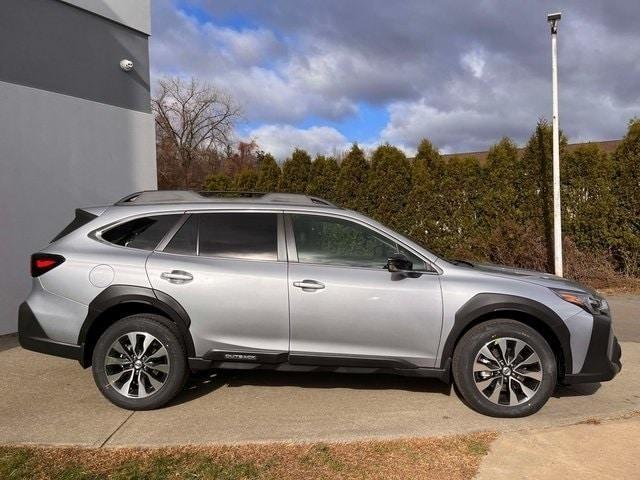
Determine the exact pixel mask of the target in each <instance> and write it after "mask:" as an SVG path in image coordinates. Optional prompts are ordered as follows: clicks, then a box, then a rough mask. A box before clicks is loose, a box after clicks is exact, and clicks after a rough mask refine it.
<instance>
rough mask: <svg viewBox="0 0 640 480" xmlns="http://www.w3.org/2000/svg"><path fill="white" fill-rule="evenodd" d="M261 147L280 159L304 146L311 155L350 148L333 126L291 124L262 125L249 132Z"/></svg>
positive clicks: (333, 152) (327, 153)
mask: <svg viewBox="0 0 640 480" xmlns="http://www.w3.org/2000/svg"><path fill="white" fill-rule="evenodd" d="M248 138H249V139H252V140H255V141H256V142H257V143H258V145H259V146H260V148H261V149H262V150H264V151H266V152H269V153H271V154H272V155H273V156H274V157H276V158H277V159H278V160H281V161H282V160H284V159H286V158H287V157H288V156H289V155H291V153H292V152H293V150H294V149H295V148H302V149H304V150H306V151H307V152H308V153H309V154H310V155H312V156H314V155H318V154H325V155H333V154H335V153H337V152H340V153H341V152H343V151H345V150H346V149H348V148H349V146H350V145H349V142H348V141H347V139H346V138H345V136H344V135H342V134H341V133H340V132H339V131H338V130H336V129H335V128H331V127H310V128H296V127H293V126H291V125H262V126H260V127H258V128H256V129H254V130H252V131H251V132H249V134H248Z"/></svg>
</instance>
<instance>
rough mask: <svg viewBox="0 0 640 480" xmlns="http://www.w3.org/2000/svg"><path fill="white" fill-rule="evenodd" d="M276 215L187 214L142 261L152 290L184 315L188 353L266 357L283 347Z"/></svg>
mask: <svg viewBox="0 0 640 480" xmlns="http://www.w3.org/2000/svg"><path fill="white" fill-rule="evenodd" d="M283 229H284V227H283V219H282V214H280V213H278V212H263V211H259V212H256V211H252V212H250V211H245V212H239V211H232V212H215V213H214V212H211V213H193V214H191V215H190V217H189V218H188V219H187V220H186V221H185V223H184V224H183V225H182V226H181V227H180V228H179V230H178V231H177V233H176V234H175V235H174V236H173V238H171V240H169V241H168V242H167V243H166V245H160V246H159V250H156V251H154V252H153V253H152V254H151V255H150V257H149V259H148V261H147V272H148V275H149V280H150V282H151V284H152V286H153V288H154V289H156V290H159V291H162V292H164V293H166V294H168V295H170V296H172V297H173V298H174V299H176V300H177V301H178V302H179V303H180V304H181V305H182V307H183V308H184V309H185V310H186V311H187V313H188V315H189V317H190V318H191V327H190V330H191V334H192V336H193V340H194V344H195V348H196V354H197V355H198V356H201V357H202V356H204V357H206V358H210V359H213V360H219V361H234V360H235V361H255V362H270V361H276V360H279V359H282V358H283V356H284V357H286V354H287V352H288V349H289V310H288V293H287V262H286V251H285V245H284V231H283Z"/></svg>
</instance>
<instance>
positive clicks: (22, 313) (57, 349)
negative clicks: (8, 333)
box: [18, 302, 82, 361]
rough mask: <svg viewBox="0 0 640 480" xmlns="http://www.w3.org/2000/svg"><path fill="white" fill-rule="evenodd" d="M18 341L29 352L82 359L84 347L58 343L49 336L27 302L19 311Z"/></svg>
mask: <svg viewBox="0 0 640 480" xmlns="http://www.w3.org/2000/svg"><path fill="white" fill-rule="evenodd" d="M18 340H19V341H20V345H21V346H22V348H25V349H27V350H33V351H34V352H40V353H47V354H49V355H55V356H57V357H63V358H70V359H73V360H78V361H80V359H82V346H80V345H72V344H69V343H62V342H56V341H55V340H51V339H50V338H49V337H48V336H47V334H46V333H45V332H44V330H43V329H42V326H40V323H39V322H38V319H37V318H36V316H35V315H34V314H33V311H32V310H31V308H30V307H29V305H28V304H27V302H23V303H22V304H21V305H20V308H19V309H18Z"/></svg>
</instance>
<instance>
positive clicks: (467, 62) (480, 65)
mask: <svg viewBox="0 0 640 480" xmlns="http://www.w3.org/2000/svg"><path fill="white" fill-rule="evenodd" d="M460 63H462V66H463V67H465V68H466V69H468V70H469V71H470V72H471V74H472V75H473V76H474V77H476V78H480V77H482V73H483V71H484V65H485V60H484V54H483V53H482V52H481V51H480V50H476V49H474V50H470V51H468V52H466V53H465V54H464V55H462V57H461V58H460Z"/></svg>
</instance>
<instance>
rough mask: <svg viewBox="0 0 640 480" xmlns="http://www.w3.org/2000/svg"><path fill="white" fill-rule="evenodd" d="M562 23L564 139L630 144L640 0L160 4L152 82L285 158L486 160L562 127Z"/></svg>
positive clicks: (200, 0) (637, 94) (638, 89)
mask: <svg viewBox="0 0 640 480" xmlns="http://www.w3.org/2000/svg"><path fill="white" fill-rule="evenodd" d="M556 10H561V11H562V12H563V19H562V21H561V24H560V32H559V55H560V121H561V128H562V129H563V130H564V131H565V133H566V134H567V135H568V136H569V139H570V141H584V140H608V139H614V138H619V137H621V136H622V135H623V134H624V131H625V128H626V124H627V121H628V120H629V119H630V118H631V117H633V116H637V115H640V29H638V22H639V21H640V8H639V7H638V3H637V0H628V1H605V0H602V1H587V0H579V1H572V2H567V1H559V0H558V1H555V2H548V1H542V0H541V1H535V2H532V1H528V2H525V1H507V0H505V1H491V0H474V1H469V0H467V1H452V0H448V1H436V0H430V1H426V0H415V1H412V0H402V1H391V0H379V1H378V0H368V1H365V0H362V1H361V0H316V1H312V0H269V1H260V0H253V1H242V0H194V1H185V0H154V1H153V2H152V17H153V18H152V23H153V25H152V38H151V62H152V65H151V67H152V68H151V70H152V76H153V78H155V79H157V78H159V77H161V76H163V75H181V76H185V77H190V76H195V77H197V78H200V79H203V80H206V81H208V82H210V83H212V84H214V85H216V86H217V87H219V88H220V89H223V90H225V91H226V92H228V93H229V94H231V95H232V96H233V98H235V100H236V101H237V102H238V103H239V104H240V105H241V107H242V109H243V112H244V118H243V121H242V123H241V124H240V125H239V126H238V134H239V136H240V137H241V138H247V139H248V138H253V139H255V140H256V141H257V142H258V143H259V144H260V146H261V147H262V148H263V149H265V150H267V151H271V152H272V153H274V154H275V155H276V156H278V157H279V158H284V157H286V156H287V155H288V154H289V153H290V151H291V150H292V149H293V148H294V147H302V148H305V149H307V150H309V151H311V152H313V153H318V152H320V153H333V152H335V151H341V150H343V149H345V148H346V147H347V146H348V145H349V144H350V143H352V142H358V143H360V144H363V145H365V146H374V145H376V144H378V143H380V142H390V143H392V144H395V145H398V146H402V147H403V148H404V149H405V150H406V151H407V152H409V153H411V152H412V151H414V149H415V146H416V143H417V142H418V141H419V140H420V138H422V137H428V138H429V139H431V140H432V141H433V142H434V143H435V144H436V145H437V146H438V147H439V148H440V150H441V151H443V152H465V151H474V150H485V149H486V148H487V147H488V146H489V145H491V144H492V143H495V142H496V141H497V140H499V139H500V138H501V137H502V136H505V135H507V136H510V137H512V138H513V139H514V140H515V141H516V142H518V143H523V142H525V141H526V139H527V137H528V136H529V135H530V133H531V131H532V129H533V128H534V126H535V123H536V121H537V120H538V119H540V118H550V117H551V83H550V78H551V64H550V62H551V60H550V35H549V28H548V26H547V23H546V14H547V13H550V12H552V11H556Z"/></svg>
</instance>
